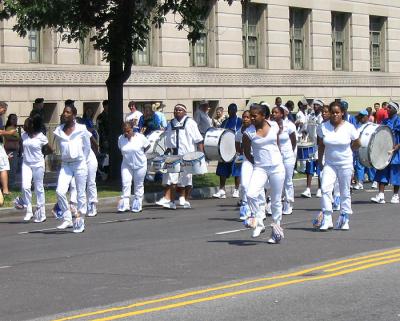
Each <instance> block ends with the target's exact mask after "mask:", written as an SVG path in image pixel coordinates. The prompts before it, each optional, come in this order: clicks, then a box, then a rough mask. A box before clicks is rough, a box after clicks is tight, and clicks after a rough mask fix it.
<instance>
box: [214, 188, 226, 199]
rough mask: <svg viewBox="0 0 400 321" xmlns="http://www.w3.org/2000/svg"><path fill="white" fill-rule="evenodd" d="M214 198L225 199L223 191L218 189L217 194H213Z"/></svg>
mask: <svg viewBox="0 0 400 321" xmlns="http://www.w3.org/2000/svg"><path fill="white" fill-rule="evenodd" d="M213 197H214V198H226V193H225V191H224V190H223V189H220V190H219V191H218V192H216V193H215V194H213Z"/></svg>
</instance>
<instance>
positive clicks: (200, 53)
mask: <svg viewBox="0 0 400 321" xmlns="http://www.w3.org/2000/svg"><path fill="white" fill-rule="evenodd" d="M206 25H207V24H205V26H206ZM207 41H208V39H207V32H206V31H203V32H201V33H200V38H199V39H198V40H197V41H196V43H195V44H192V45H191V55H192V65H193V66H196V67H205V66H207V63H208V62H207Z"/></svg>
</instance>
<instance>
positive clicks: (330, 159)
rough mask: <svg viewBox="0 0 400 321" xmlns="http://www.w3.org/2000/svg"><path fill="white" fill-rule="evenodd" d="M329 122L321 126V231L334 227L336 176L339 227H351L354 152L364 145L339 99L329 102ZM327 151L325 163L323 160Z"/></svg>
mask: <svg viewBox="0 0 400 321" xmlns="http://www.w3.org/2000/svg"><path fill="white" fill-rule="evenodd" d="M329 108H330V112H331V119H330V121H327V122H324V123H322V124H321V126H319V127H318V130H317V135H318V138H319V139H318V154H319V155H318V161H319V167H320V168H321V169H322V168H323V171H322V175H321V186H322V199H321V206H322V213H323V216H322V222H320V224H315V226H318V225H320V226H319V230H321V231H326V230H328V229H330V228H333V223H332V213H333V210H332V192H333V188H334V185H335V181H336V179H338V181H339V189H340V212H341V213H340V216H339V219H338V220H337V222H336V228H337V229H341V230H348V229H349V215H350V214H352V212H353V211H352V209H351V195H350V185H351V177H352V174H353V152H352V149H353V150H354V149H358V148H359V147H360V146H361V143H360V139H359V133H358V132H357V130H356V128H355V127H354V126H353V125H352V124H350V123H349V122H347V121H345V120H344V119H343V117H344V115H345V112H346V109H345V108H344V107H343V106H342V105H341V104H340V103H338V102H333V103H331V104H330V105H329ZM324 154H325V164H323V163H322V160H323V156H324Z"/></svg>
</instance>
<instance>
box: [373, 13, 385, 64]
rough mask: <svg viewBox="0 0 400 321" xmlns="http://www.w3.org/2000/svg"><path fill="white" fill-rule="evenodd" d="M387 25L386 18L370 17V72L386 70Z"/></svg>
mask: <svg viewBox="0 0 400 321" xmlns="http://www.w3.org/2000/svg"><path fill="white" fill-rule="evenodd" d="M385 25H386V18H384V17H375V16H371V17H369V42H370V45H369V46H370V47H369V51H370V70H371V71H384V70H385V40H386V35H385Z"/></svg>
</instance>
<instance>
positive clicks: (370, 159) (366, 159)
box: [359, 124, 394, 170]
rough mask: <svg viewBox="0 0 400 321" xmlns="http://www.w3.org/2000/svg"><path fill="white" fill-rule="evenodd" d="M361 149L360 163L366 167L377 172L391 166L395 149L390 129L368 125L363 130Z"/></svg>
mask: <svg viewBox="0 0 400 321" xmlns="http://www.w3.org/2000/svg"><path fill="white" fill-rule="evenodd" d="M360 141H361V147H360V149H359V155H360V162H361V164H363V165H364V166H366V167H373V168H375V169H377V170H381V169H384V168H385V167H386V166H388V165H389V163H390V160H391V159H392V154H389V151H391V150H392V149H393V145H394V138H393V134H392V131H391V129H390V127H388V126H380V125H377V124H367V125H365V127H364V128H363V129H362V130H361V134H360Z"/></svg>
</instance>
